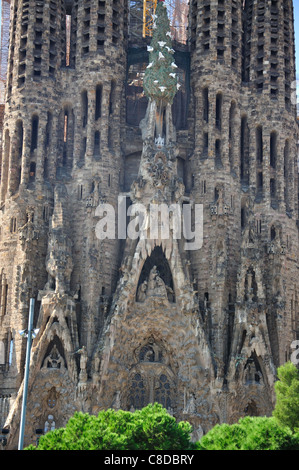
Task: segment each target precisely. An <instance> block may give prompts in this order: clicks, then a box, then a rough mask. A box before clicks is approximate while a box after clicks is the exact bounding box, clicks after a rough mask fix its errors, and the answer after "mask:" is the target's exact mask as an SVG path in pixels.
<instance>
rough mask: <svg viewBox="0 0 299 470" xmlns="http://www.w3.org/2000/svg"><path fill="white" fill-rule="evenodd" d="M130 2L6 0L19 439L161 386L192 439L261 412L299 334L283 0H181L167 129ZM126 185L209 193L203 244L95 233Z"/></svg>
mask: <svg viewBox="0 0 299 470" xmlns="http://www.w3.org/2000/svg"><path fill="white" fill-rule="evenodd" d="M130 3H132V4H133V3H134V5H135V2H127V1H126V0H109V1H108V0H102V1H98V0H84V1H83V0H82V1H78V0H73V1H71V0H68V1H67V0H65V1H64V0H41V1H35V0H14V1H12V5H11V8H12V10H11V11H12V14H11V26H10V50H9V62H8V78H7V94H6V103H5V116H4V121H3V138H2V142H3V145H2V153H1V159H2V160H1V189H0V200H1V207H0V227H1V232H0V299H1V300H0V425H1V427H2V428H3V427H6V428H7V429H9V431H10V432H9V434H8V435H7V436H8V437H7V446H6V448H9V449H13V448H15V447H16V445H17V439H18V428H19V420H20V405H21V400H22V380H23V376H24V364H25V352H26V340H25V339H24V338H22V337H21V336H20V335H19V333H18V332H19V330H22V329H25V328H26V327H27V323H28V310H29V299H30V298H31V297H34V298H35V300H36V302H35V306H36V309H35V317H34V327H35V328H38V329H39V333H38V335H37V337H36V338H35V339H34V341H33V347H32V355H31V366H30V381H29V396H28V407H27V419H26V435H25V444H26V445H27V444H29V443H31V442H33V443H34V442H35V441H36V439H37V434H36V430H42V431H44V430H48V429H51V428H53V427H60V426H64V425H65V424H66V422H67V420H68V418H69V417H70V416H72V414H73V413H74V412H75V411H76V410H82V411H84V412H90V413H97V412H98V411H99V410H101V409H105V408H108V407H113V408H115V409H118V408H122V409H126V410H130V409H137V408H140V407H142V406H144V405H146V404H147V403H149V402H153V401H158V402H160V403H162V404H163V405H164V406H165V407H166V408H167V409H169V411H170V412H171V413H173V415H174V416H176V417H177V419H180V420H182V419H184V420H188V421H189V422H190V423H192V425H193V426H194V438H195V439H196V438H198V437H199V436H200V435H202V433H204V432H207V431H208V430H209V429H210V428H211V427H212V426H214V425H215V424H216V423H222V422H230V423H231V422H235V421H236V420H238V419H239V418H240V417H242V416H245V415H248V414H250V415H269V414H271V411H272V409H273V405H274V393H273V384H274V381H275V378H276V372H275V371H276V368H277V366H279V365H280V364H282V363H284V362H285V361H286V360H289V358H290V354H291V352H292V349H291V344H292V342H293V341H294V340H296V339H299V338H298V331H299V323H298V321H299V320H298V296H299V286H298V268H299V263H298V226H297V219H298V167H297V142H298V126H297V122H296V109H295V106H294V104H292V99H291V93H292V88H291V86H292V81H293V80H294V78H295V65H294V28H293V5H292V1H291V0H271V1H270V0H264V1H262V0H260V1H258V2H257V1H256V0H247V1H246V2H245V5H244V6H243V1H241V0H230V1H224V0H218V1H216V0H211V1H210V0H198V1H193V0H192V1H190V6H189V28H188V33H189V39H188V44H187V45H186V44H180V43H175V42H174V43H173V48H174V50H175V53H174V59H175V63H176V65H177V69H178V75H179V77H180V80H181V88H180V91H178V93H177V95H176V97H175V99H174V103H173V105H172V106H170V105H168V106H167V107H166V118H165V129H166V134H165V136H163V138H164V143H163V145H157V141H156V140H155V134H154V128H153V119H154V116H155V104H154V103H153V102H151V101H149V102H148V100H147V99H146V97H145V96H144V95H143V93H142V76H143V73H144V70H145V68H146V66H147V65H148V59H149V57H148V51H147V46H148V45H149V43H150V40H148V39H142V38H141V37H136V35H134V34H132V27H133V26H132V24H131V23H130V22H129V12H130V6H131V8H133V6H132V5H130ZM134 8H135V7H134ZM132 23H133V22H132ZM129 24H130V27H129ZM68 25H70V28H68ZM68 31H70V35H68ZM156 137H157V136H156ZM119 196H123V197H124V198H126V201H127V205H128V206H129V204H131V203H142V204H144V205H145V206H146V207H148V206H149V204H152V203H166V204H168V205H170V204H174V203H175V204H178V205H179V206H181V207H184V206H186V205H188V206H190V207H191V208H193V209H194V207H195V205H196V204H200V205H202V206H203V246H202V247H201V248H200V249H197V250H193V251H187V250H185V249H184V240H176V239H174V238H170V239H168V240H164V239H161V238H159V237H157V238H154V239H147V240H143V239H136V240H132V239H129V238H127V239H118V238H117V237H116V238H115V239H108V238H107V239H104V240H100V239H99V238H98V237H97V235H96V225H97V223H98V221H99V216H98V212H97V207H98V206H99V204H100V203H107V204H110V205H112V206H113V207H114V209H115V215H116V218H117V217H118V216H121V214H119V212H118V211H119V205H118V199H119ZM193 209H192V210H193Z"/></svg>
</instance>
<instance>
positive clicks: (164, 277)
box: [136, 246, 175, 302]
mask: <svg viewBox="0 0 299 470" xmlns="http://www.w3.org/2000/svg"><path fill="white" fill-rule="evenodd" d="M151 278H155V279H156V283H157V288H158V287H159V286H158V284H159V283H160V284H162V283H164V285H165V289H166V292H167V298H168V300H169V301H170V302H175V294H174V284H173V277H172V273H171V269H170V266H169V264H168V261H167V259H166V257H165V255H164V253H163V250H162V248H161V246H156V247H155V249H154V250H153V252H152V254H151V256H149V257H148V258H147V260H146V261H145V263H144V265H143V268H142V271H141V274H140V277H139V281H138V286H137V290H136V294H137V300H138V299H139V297H138V292H140V288H141V290H142V286H145V285H146V284H148V283H149V281H150V279H151ZM161 281H162V282H161Z"/></svg>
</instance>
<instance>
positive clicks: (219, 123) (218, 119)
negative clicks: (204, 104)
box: [215, 93, 222, 130]
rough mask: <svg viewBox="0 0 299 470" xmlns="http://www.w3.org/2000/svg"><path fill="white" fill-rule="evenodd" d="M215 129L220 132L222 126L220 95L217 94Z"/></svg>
mask: <svg viewBox="0 0 299 470" xmlns="http://www.w3.org/2000/svg"><path fill="white" fill-rule="evenodd" d="M215 125H216V128H217V129H219V130H221V126H222V93H217V96H216V122H215Z"/></svg>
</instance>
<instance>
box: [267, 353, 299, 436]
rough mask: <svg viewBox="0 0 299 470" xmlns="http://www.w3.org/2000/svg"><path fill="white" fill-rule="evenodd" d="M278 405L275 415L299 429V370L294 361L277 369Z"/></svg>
mask: <svg viewBox="0 0 299 470" xmlns="http://www.w3.org/2000/svg"><path fill="white" fill-rule="evenodd" d="M277 376H278V381H277V382H276V383H275V393H276V405H275V409H274V411H273V416H274V417H275V418H276V419H277V420H278V421H279V423H281V424H282V425H285V426H289V427H290V428H291V429H292V430H293V431H295V430H297V431H299V371H298V369H297V368H296V366H295V365H294V364H293V363H292V362H287V363H286V364H284V365H283V366H281V367H279V368H278V369H277Z"/></svg>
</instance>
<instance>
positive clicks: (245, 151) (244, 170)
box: [240, 116, 249, 184]
mask: <svg viewBox="0 0 299 470" xmlns="http://www.w3.org/2000/svg"><path fill="white" fill-rule="evenodd" d="M240 160H241V162H240V163H241V165H240V179H241V182H242V183H244V184H249V126H248V120H247V116H243V117H242V119H241V142H240Z"/></svg>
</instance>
